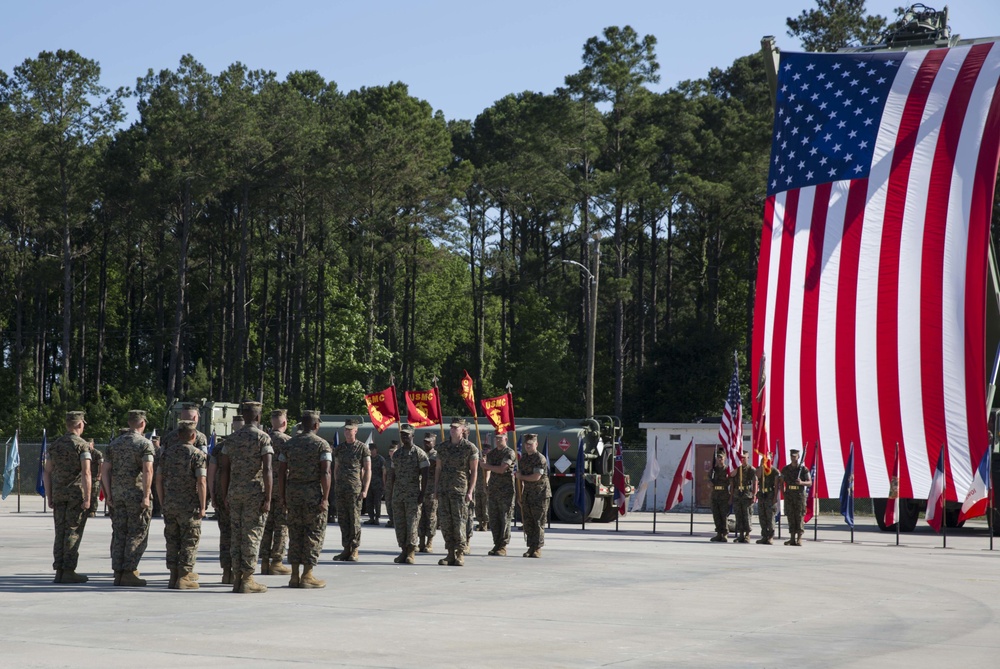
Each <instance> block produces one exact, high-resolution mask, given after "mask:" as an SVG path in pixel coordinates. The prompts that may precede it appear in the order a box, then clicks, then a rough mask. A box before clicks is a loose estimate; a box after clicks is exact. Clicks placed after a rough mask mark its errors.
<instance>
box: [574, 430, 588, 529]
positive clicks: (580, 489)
mask: <svg viewBox="0 0 1000 669" xmlns="http://www.w3.org/2000/svg"><path fill="white" fill-rule="evenodd" d="M583 443H584V442H583V439H580V445H579V446H578V447H577V449H576V471H575V472H574V473H573V476H575V477H576V478H575V480H574V483H575V484H576V491H575V492H574V493H573V503H574V504H576V508H578V509H579V510H580V513H581V514H586V512H587V486H586V481H585V480H584V477H583V474H584V472H585V471H586V464H585V463H586V458H585V457H584V453H583Z"/></svg>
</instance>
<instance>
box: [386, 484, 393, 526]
mask: <svg viewBox="0 0 1000 669" xmlns="http://www.w3.org/2000/svg"><path fill="white" fill-rule="evenodd" d="M383 494H384V495H385V518H386V520H387V521H389V522H390V523H392V524H393V525H395V524H396V523H394V522H393V518H392V488H387V489H386V490H385V492H384V493H383Z"/></svg>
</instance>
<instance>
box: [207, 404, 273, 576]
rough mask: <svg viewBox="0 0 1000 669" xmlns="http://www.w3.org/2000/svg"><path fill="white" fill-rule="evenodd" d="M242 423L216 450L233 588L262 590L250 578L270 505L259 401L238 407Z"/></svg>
mask: <svg viewBox="0 0 1000 669" xmlns="http://www.w3.org/2000/svg"><path fill="white" fill-rule="evenodd" d="M240 411H241V412H242V414H243V420H244V422H245V425H244V426H243V427H242V428H241V429H240V430H239V431H237V432H234V433H233V434H231V435H229V436H228V437H226V441H225V443H223V445H222V451H221V452H220V454H219V467H220V468H221V469H222V481H221V483H222V495H223V497H224V499H225V503H226V505H227V506H228V507H229V525H230V531H231V533H232V542H231V546H230V550H229V554H230V556H231V557H232V570H233V592H238V593H258V592H266V591H267V586H265V585H262V584H260V583H257V582H256V581H255V580H254V578H253V572H254V569H255V568H256V567H257V553H258V551H259V549H260V538H261V535H263V533H264V523H265V522H266V521H267V513H268V511H269V510H270V508H271V457H272V455H273V454H274V449H273V448H272V447H271V438H270V437H269V436H267V433H266V432H264V431H263V430H261V429H260V402H244V403H243V404H242V406H241V407H240Z"/></svg>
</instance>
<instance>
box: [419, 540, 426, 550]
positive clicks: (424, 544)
mask: <svg viewBox="0 0 1000 669" xmlns="http://www.w3.org/2000/svg"><path fill="white" fill-rule="evenodd" d="M417 550H418V551H419V552H421V553H426V552H427V544H426V543H424V540H423V539H421V540H420V545H419V546H417Z"/></svg>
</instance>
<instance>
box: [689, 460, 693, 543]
mask: <svg viewBox="0 0 1000 669" xmlns="http://www.w3.org/2000/svg"><path fill="white" fill-rule="evenodd" d="M691 459H692V460H693V459H694V451H691ZM688 536H690V537H693V536H694V464H693V463H692V466H691V526H690V528H689V529H688Z"/></svg>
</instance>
